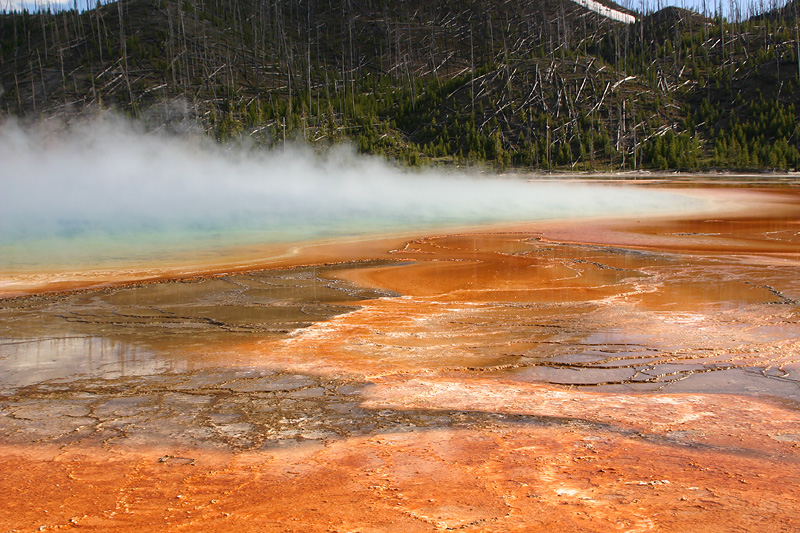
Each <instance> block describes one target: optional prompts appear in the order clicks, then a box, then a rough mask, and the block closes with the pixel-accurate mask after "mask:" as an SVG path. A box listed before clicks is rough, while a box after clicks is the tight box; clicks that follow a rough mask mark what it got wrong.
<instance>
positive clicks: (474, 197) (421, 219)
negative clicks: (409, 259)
mask: <svg viewBox="0 0 800 533" xmlns="http://www.w3.org/2000/svg"><path fill="white" fill-rule="evenodd" d="M0 162H2V163H0V246H3V247H4V248H3V249H1V250H0V252H2V251H3V250H5V252H4V253H0V255H5V256H6V257H5V259H0V267H2V266H3V263H8V262H9V261H11V262H12V263H13V262H19V261H21V258H20V257H19V254H20V253H21V252H19V250H21V249H24V247H23V248H20V246H21V245H22V244H25V243H35V242H39V243H43V242H44V243H50V245H52V243H61V244H62V245H64V244H66V245H68V246H73V245H74V246H77V244H78V243H79V242H83V241H87V242H88V241H89V240H91V239H96V238H105V239H106V240H112V241H115V242H116V243H117V244H118V245H121V243H122V242H124V241H126V240H136V241H137V242H140V241H141V240H142V238H143V237H142V236H149V237H145V240H146V239H147V238H150V239H156V240H157V239H165V238H166V237H165V236H167V235H174V236H176V237H175V239H174V242H179V241H180V242H184V243H185V242H186V241H187V240H191V239H193V238H199V237H202V238H207V237H208V236H209V235H216V236H217V237H218V244H230V243H235V242H236V240H237V239H239V240H241V239H242V238H243V237H242V236H243V235H247V238H248V239H250V240H251V242H256V241H258V242H265V241H280V240H297V239H304V238H317V237H323V236H329V235H334V234H349V233H364V232H370V231H381V230H390V229H400V228H408V227H421V226H426V225H430V226H433V225H438V226H441V225H447V224H450V225H453V224H458V225H469V224H475V223H482V222H489V221H500V220H509V219H527V220H531V219H542V218H553V217H568V216H591V215H598V214H603V213H622V212H633V211H646V210H655V209H662V210H663V209H664V208H665V207H666V208H669V207H672V208H674V207H675V206H676V205H677V204H676V203H675V202H679V201H683V202H685V198H677V199H672V200H665V198H664V196H663V195H659V194H657V193H655V192H653V191H647V190H641V189H629V188H614V187H605V186H589V185H580V186H578V185H573V184H565V183H547V182H528V181H526V180H524V179H520V178H513V179H511V178H506V179H500V178H493V179H489V178H478V177H475V176H469V175H466V174H463V173H462V174H458V175H456V174H455V173H450V174H446V173H442V172H434V171H426V172H419V173H416V172H406V171H403V170H401V169H399V168H397V167H394V166H392V165H390V164H388V163H386V162H385V161H383V160H382V159H377V158H369V157H362V156H357V155H356V154H355V153H354V152H353V151H352V150H351V149H349V148H346V147H340V148H334V149H332V150H330V151H327V152H325V153H324V154H321V153H319V152H315V151H313V150H312V149H310V148H305V147H301V146H290V147H286V148H285V149H281V148H279V149H275V150H271V151H268V150H256V149H252V148H246V147H237V148H231V147H223V146H220V145H218V144H216V143H213V142H210V141H208V140H207V139H206V140H204V139H203V138H202V136H191V135H189V136H187V135H182V136H177V135H167V134H164V133H152V132H151V133H145V132H143V131H141V130H140V129H138V130H137V128H136V127H135V126H133V125H132V124H131V123H130V122H127V121H125V120H122V119H119V118H112V117H108V116H106V117H104V118H101V119H94V120H90V121H86V122H83V123H81V124H77V125H75V124H73V125H71V126H70V127H69V128H63V127H60V128H52V127H51V128H48V127H43V126H42V125H39V126H38V127H22V126H20V125H19V124H18V123H16V122H14V121H10V120H9V121H5V122H4V123H2V124H0ZM665 202H666V204H667V205H665ZM167 240H168V239H167ZM12 249H13V250H17V251H16V252H14V253H12V252H10V251H9V250H12ZM116 253H118V254H124V253H125V252H124V250H123V251H119V250H118V251H117V252H116ZM15 254H16V255H15Z"/></svg>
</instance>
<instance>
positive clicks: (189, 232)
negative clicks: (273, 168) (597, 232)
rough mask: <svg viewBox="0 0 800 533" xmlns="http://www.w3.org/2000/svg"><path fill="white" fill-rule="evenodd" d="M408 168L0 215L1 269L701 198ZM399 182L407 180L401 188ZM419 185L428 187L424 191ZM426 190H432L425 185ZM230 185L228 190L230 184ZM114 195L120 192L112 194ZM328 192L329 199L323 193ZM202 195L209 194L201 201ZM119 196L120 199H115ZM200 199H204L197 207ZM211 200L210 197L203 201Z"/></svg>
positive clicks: (647, 207) (648, 207) (611, 212)
mask: <svg viewBox="0 0 800 533" xmlns="http://www.w3.org/2000/svg"><path fill="white" fill-rule="evenodd" d="M429 179H433V180H434V181H435V183H433V184H430V183H425V182H424V181H423V180H424V178H423V177H420V176H407V177H404V178H403V179H402V180H400V181H392V182H391V183H390V184H387V187H385V188H384V190H380V188H376V187H374V186H371V187H366V188H367V189H370V190H367V191H363V190H362V191H359V192H358V194H356V193H353V192H348V191H328V192H327V193H325V194H324V195H321V196H319V197H316V196H313V195H311V196H309V195H310V194H311V193H305V192H303V193H300V194H297V193H295V192H292V191H286V190H279V191H277V193H276V191H274V190H272V191H271V190H269V188H265V189H264V190H250V191H247V192H246V193H245V192H242V191H239V192H241V193H242V194H243V195H246V197H244V198H242V199H240V200H236V201H234V199H233V197H231V196H230V195H229V196H228V197H227V198H220V201H219V204H218V205H217V206H213V205H207V204H210V203H213V202H211V201H210V198H209V197H208V196H209V195H213V192H212V191H198V192H196V193H195V196H200V198H199V199H198V198H195V199H194V200H192V199H187V198H181V199H179V200H180V201H177V200H178V199H174V200H176V201H175V202H174V203H173V206H174V207H173V208H171V209H170V208H166V207H165V208H164V210H163V211H158V210H153V209H150V208H149V207H147V206H146V205H145V204H146V203H147V199H146V198H141V199H138V200H137V202H140V203H141V205H139V206H137V205H133V206H131V205H122V206H119V208H118V209H116V210H114V209H108V208H107V206H105V207H104V209H102V210H93V209H92V207H91V206H88V207H87V208H86V209H84V210H81V211H79V210H75V211H73V212H63V213H59V214H58V216H53V215H51V214H48V213H46V212H38V213H37V210H36V209H35V208H32V209H30V210H29V212H30V213H31V215H29V216H25V215H23V214H19V213H18V214H17V216H16V218H14V217H12V216H11V215H10V214H8V212H6V215H0V230H2V231H0V270H2V271H5V272H20V271H38V270H47V269H70V268H85V267H87V266H89V267H92V268H98V267H99V268H106V267H107V268H112V267H120V266H123V267H124V266H125V265H127V264H143V263H145V264H146V263H149V262H153V261H156V262H165V261H169V260H170V258H176V259H177V258H179V257H184V258H185V257H186V256H187V255H189V256H191V255H193V254H194V255H198V256H200V255H206V256H208V255H209V254H214V253H223V252H224V250H226V249H231V248H236V247H241V246H248V245H266V244H277V243H294V242H303V241H310V240H319V239H329V238H341V237H350V236H352V237H363V236H369V235H378V234H385V233H389V232H406V231H413V232H416V231H420V230H423V231H424V230H427V229H442V228H452V227H463V226H478V225H482V224H492V223H501V222H510V221H536V220H552V219H565V218H580V217H598V216H620V215H636V214H658V213H668V212H675V211H678V210H686V209H697V208H700V207H702V205H703V203H702V201H701V200H698V199H696V198H693V197H690V196H687V195H684V194H681V193H680V192H678V191H664V190H656V189H651V188H638V187H637V188H633V187H625V186H618V185H617V186H612V185H582V184H574V183H569V184H567V183H553V182H538V181H526V180H521V179H518V180H512V179H499V178H494V179H491V178H484V179H480V180H477V179H473V178H464V179H463V180H462V181H458V179H457V178H455V177H452V178H450V177H448V178H442V177H436V178H429ZM401 186H402V187H403V188H401ZM421 189H422V190H421ZM424 189H428V190H424ZM230 192H231V191H228V193H230ZM112 199H113V197H112ZM323 199H324V200H325V201H323ZM199 200H202V201H199ZM112 203H113V202H112ZM193 204H197V207H193ZM204 204H206V205H204Z"/></svg>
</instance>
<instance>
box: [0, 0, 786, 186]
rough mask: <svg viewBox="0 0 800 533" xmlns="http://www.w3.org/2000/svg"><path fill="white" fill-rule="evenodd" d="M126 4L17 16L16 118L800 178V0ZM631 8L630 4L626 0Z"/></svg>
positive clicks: (396, 155) (449, 158)
mask: <svg viewBox="0 0 800 533" xmlns="http://www.w3.org/2000/svg"><path fill="white" fill-rule="evenodd" d="M656 8H657V6H645V5H642V6H640V9H639V13H635V15H636V16H637V22H636V23H634V24H622V23H617V22H613V21H610V20H608V19H605V18H603V17H602V16H600V15H597V14H595V13H592V12H590V11H587V10H586V9H584V8H582V7H581V6H579V5H578V4H575V3H574V2H571V1H570V0H544V1H532V0H499V1H490V0H469V1H467V2H464V1H455V0H432V1H427V2H420V1H415V0H412V1H408V2H388V1H386V0H262V1H256V0H119V1H117V2H113V3H108V4H104V5H101V4H98V5H97V6H95V7H94V8H92V9H89V10H85V11H79V10H78V9H76V8H73V9H67V10H62V11H53V10H41V11H38V12H23V13H6V14H2V15H0V43H1V45H2V48H1V49H0V50H2V61H1V62H0V83H2V89H0V113H2V114H5V115H16V116H22V117H37V116H41V115H43V114H44V115H53V114H56V115H59V114H60V115H64V116H74V115H80V114H82V113H86V112H90V110H93V109H98V108H100V109H104V108H113V109H116V110H118V111H120V112H123V113H127V114H130V115H131V116H134V117H137V118H139V119H141V120H143V121H149V122H150V123H152V124H155V125H157V126H158V127H171V126H172V125H174V124H175V123H176V122H181V121H186V120H191V121H197V122H199V123H200V124H202V125H203V126H204V127H205V128H206V129H207V131H208V132H209V134H210V135H213V136H215V137H216V138H218V139H220V140H222V141H224V140H227V139H231V138H236V137H240V136H247V137H250V138H252V139H253V140H254V141H255V142H256V143H257V144H264V145H269V146H274V145H276V144H280V143H283V142H286V141H288V140H295V139H303V140H305V141H306V142H309V143H315V144H317V145H321V146H324V145H327V144H330V143H337V142H341V141H350V142H353V143H354V144H356V145H357V146H358V148H359V150H360V151H362V152H365V153H371V154H381V155H384V156H386V157H388V158H391V159H395V160H398V161H401V162H403V163H405V164H410V165H419V164H445V165H452V164H459V165H461V164H464V165H467V164H474V165H491V166H494V167H497V168H501V169H504V168H512V167H514V168H526V169H530V168H532V169H545V170H556V169H571V170H610V169H640V168H644V169H687V170H688V169H709V168H720V169H765V168H768V169H784V170H785V169H794V168H797V167H798V164H799V163H800V156H799V155H798V147H800V144H799V142H800V130H798V125H797V124H798V122H797V120H796V118H797V117H796V111H797V109H796V104H797V101H798V98H799V97H800V31H798V3H797V2H793V3H790V4H787V5H785V6H780V7H778V6H774V5H773V6H764V5H755V4H749V5H748V6H744V7H743V6H739V5H737V4H735V3H731V4H730V7H729V10H728V11H729V13H736V16H730V15H729V16H723V15H722V14H720V13H721V9H719V8H718V6H717V7H715V8H714V10H715V12H714V13H706V14H699V13H695V12H691V11H687V10H684V9H680V8H674V7H670V8H664V9H656ZM619 9H623V8H619Z"/></svg>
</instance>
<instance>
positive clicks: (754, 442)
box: [0, 188, 800, 531]
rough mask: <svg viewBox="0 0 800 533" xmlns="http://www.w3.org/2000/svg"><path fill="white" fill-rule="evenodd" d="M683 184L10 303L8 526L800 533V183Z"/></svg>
mask: <svg viewBox="0 0 800 533" xmlns="http://www.w3.org/2000/svg"><path fill="white" fill-rule="evenodd" d="M696 194H705V195H709V196H710V197H713V198H716V199H717V201H718V204H717V206H718V207H717V208H716V209H715V210H714V211H713V212H710V213H704V214H701V215H699V216H694V217H690V216H676V217H672V218H667V217H662V218H658V219H655V218H642V217H639V218H628V219H624V220H597V221H591V222H586V221H561V222H546V223H529V224H524V225H523V224H518V225H516V226H514V227H503V228H491V229H486V230H481V231H477V230H476V231H472V230H470V231H460V232H454V233H448V234H442V235H428V236H417V237H414V238H411V239H406V240H401V239H394V238H392V239H387V240H383V241H376V242H372V243H369V244H368V245H366V244H364V243H356V242H353V243H349V244H339V245H336V244H333V243H332V244H320V245H317V246H309V247H306V248H305V249H302V250H297V253H293V254H292V255H291V257H290V258H282V259H280V260H277V261H276V262H275V263H274V264H272V266H274V267H280V268H281V269H282V270H273V271H267V273H252V274H238V275H236V276H231V275H226V276H221V277H217V278H213V279H210V280H206V281H195V282H192V283H168V284H159V285H152V286H146V287H132V288H118V289H111V290H106V291H99V292H88V293H77V294H74V295H57V296H52V297H35V298H29V299H17V300H8V301H7V302H6V304H5V305H4V306H3V308H2V309H0V311H2V312H3V313H4V314H3V321H4V322H5V323H6V324H7V326H6V330H5V333H3V335H2V337H3V338H4V339H5V344H4V352H3V355H4V357H5V360H6V361H11V363H13V364H11V363H10V366H9V367H10V368H12V367H13V369H14V372H16V373H13V375H12V377H9V378H8V379H7V381H6V382H3V383H5V384H4V385H3V389H2V390H3V392H2V398H0V428H2V430H3V435H4V436H5V437H4V439H3V443H2V453H0V490H2V493H3V494H4V495H5V497H4V499H3V503H0V528H2V529H4V530H22V531H33V530H39V529H42V530H48V529H71V528H80V529H90V530H91V529H95V530H119V531H128V530H142V529H145V530H169V531H217V530H230V531H438V530H448V529H459V530H466V531H692V530H697V528H698V527H699V526H698V524H702V530H703V531H734V530H742V531H796V530H798V529H800V518H798V516H797V513H796V510H797V509H798V504H799V503H800V501H799V500H800V489H798V487H799V486H800V485H798V481H800V411H799V410H798V406H800V390H799V389H798V381H799V380H800V377H799V376H798V364H799V363H800V303H799V302H800V276H798V275H797V274H798V272H800V270H798V269H799V268H800V194H798V192H797V191H796V190H795V189H791V188H785V189H776V190H761V189H748V190H742V189H721V190H713V191H697V192H696ZM364 260H372V261H373V262H371V263H365V262H363V261H364ZM375 261H377V262H375ZM312 263H317V264H320V263H341V264H338V265H337V266H336V267H335V268H330V267H326V268H321V267H320V268H316V267H315V268H305V269H297V268H290V267H294V266H296V265H298V264H312ZM237 268H238V267H237ZM231 270H236V269H231ZM241 270H246V269H244V267H242V269H241ZM117 281H120V280H117ZM24 290H28V291H29V290H35V288H28V289H24ZM276 309H280V310H281V312H280V313H277V312H276V311H275V310H276ZM276 313H277V314H276ZM299 321H300V322H302V321H305V323H303V324H300V323H299ZM298 327H299V329H297V328H298ZM34 332H35V333H34ZM36 335H38V336H39V337H36ZM34 338H35V339H38V340H35V339H34ZM48 338H49V339H50V340H47V339H48ZM32 339H34V340H32ZM52 339H60V340H58V341H57V342H56V341H53V340H52ZM93 339H102V340H98V341H95V340H93ZM54 342H55V344H53V343H54ZM47 343H50V344H47ZM92 346H100V348H96V347H95V348H92V349H94V350H96V351H95V352H93V353H94V356H93V357H94V359H93V360H92V363H91V364H89V363H87V362H86V361H84V360H83V359H80V354H82V353H84V352H85V351H86V350H88V349H90V348H91V347H92ZM27 347H30V348H27ZM51 354H56V355H52V359H53V361H52V362H50V361H49V360H48V361H45V359H46V358H47V357H51ZM67 356H69V357H70V358H71V359H69V364H67V363H65V362H61V363H59V362H58V361H57V359H58V357H62V358H67ZM123 363H124V364H123ZM48 365H55V366H48ZM27 367H30V368H32V369H33V370H31V372H32V373H31V374H28V373H25V372H24V369H25V368H27ZM48 369H50V370H48ZM34 371H35V372H34ZM48 371H51V372H52V377H51V378H49V379H44V378H42V377H41V376H42V375H43V373H45V374H46V373H47V372H48ZM70 372H72V373H70ZM37 373H38V374H37ZM67 374H68V375H67ZM34 375H38V376H40V377H38V378H37V377H31V376H34ZM12 378H13V379H12Z"/></svg>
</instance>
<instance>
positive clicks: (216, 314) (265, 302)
mask: <svg viewBox="0 0 800 533" xmlns="http://www.w3.org/2000/svg"><path fill="white" fill-rule="evenodd" d="M368 264H369V263H365V264H364V265H365V266H366V265H368ZM348 266H351V265H346V264H344V265H337V266H321V267H308V268H293V269H288V270H279V271H263V272H252V273H249V274H240V275H233V276H224V277H219V278H210V279H200V280H195V281H181V282H167V283H154V284H147V285H141V286H137V287H127V288H116V289H106V290H100V291H85V292H80V293H75V294H64V295H55V296H32V297H23V298H16V299H10V300H6V301H5V302H2V305H0V324H2V326H0V370H1V372H0V391H7V390H13V389H14V388H16V387H20V386H27V385H32V384H36V383H49V382H55V383H60V384H64V383H69V382H70V381H71V380H74V379H86V378H89V377H94V378H99V379H116V378H120V377H130V376H137V375H139V376H142V375H151V374H158V373H162V372H184V371H188V370H192V369H196V368H202V367H205V366H209V365H212V364H214V360H213V357H209V356H208V352H209V351H210V350H213V349H214V348H215V347H218V346H219V345H220V344H222V345H228V346H232V345H234V344H236V343H237V342H238V341H239V340H241V339H244V338H253V337H254V336H257V338H259V339H265V338H269V337H275V336H281V335H285V334H286V333H288V332H290V331H294V330H295V329H297V328H302V327H306V326H308V325H310V324H312V323H314V322H317V321H320V320H325V319H328V318H330V317H333V316H335V315H338V314H341V313H345V312H348V311H351V310H353V309H355V305H356V303H357V302H358V301H360V300H364V299H368V298H379V297H383V296H389V295H391V294H392V293H390V292H387V291H383V290H373V289H361V288H359V287H356V286H354V285H353V284H351V283H348V282H344V281H341V280H336V279H331V277H330V275H331V273H333V272H335V271H336V270H339V269H341V268H345V267H348ZM248 335H249V337H248Z"/></svg>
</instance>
